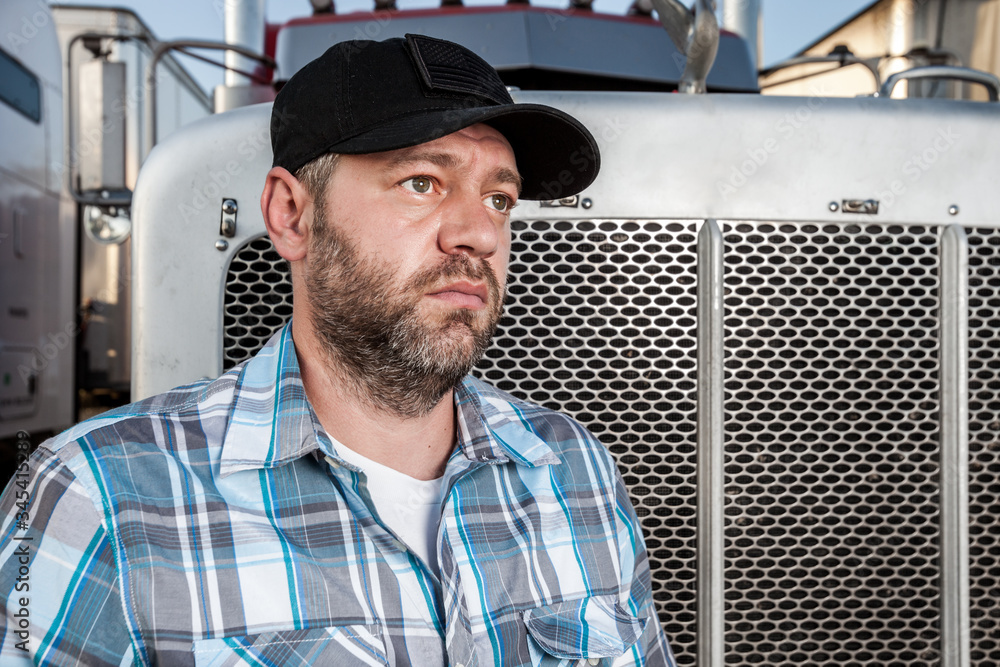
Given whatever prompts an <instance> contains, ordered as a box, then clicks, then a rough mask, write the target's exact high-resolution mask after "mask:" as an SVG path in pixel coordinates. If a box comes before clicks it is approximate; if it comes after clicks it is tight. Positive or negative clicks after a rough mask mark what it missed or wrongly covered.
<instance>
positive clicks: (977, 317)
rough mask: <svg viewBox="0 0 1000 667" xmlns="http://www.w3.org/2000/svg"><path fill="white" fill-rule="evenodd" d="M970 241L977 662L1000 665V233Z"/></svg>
mask: <svg viewBox="0 0 1000 667" xmlns="http://www.w3.org/2000/svg"><path fill="white" fill-rule="evenodd" d="M966 232H967V233H968V236H969V246H970V252H969V292H970V294H969V448H970V452H969V456H970V461H969V542H970V551H971V554H970V555H971V567H970V572H969V574H970V594H971V601H972V604H971V616H972V619H971V620H972V662H973V664H978V665H996V664H1000V456H998V452H1000V230H996V229H992V230H990V229H968V230H966Z"/></svg>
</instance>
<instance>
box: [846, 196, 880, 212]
mask: <svg viewBox="0 0 1000 667" xmlns="http://www.w3.org/2000/svg"><path fill="white" fill-rule="evenodd" d="M840 209H841V210H842V211H843V212H844V213H863V214H865V215H878V200H877V199H845V200H844V201H843V202H841V204H840Z"/></svg>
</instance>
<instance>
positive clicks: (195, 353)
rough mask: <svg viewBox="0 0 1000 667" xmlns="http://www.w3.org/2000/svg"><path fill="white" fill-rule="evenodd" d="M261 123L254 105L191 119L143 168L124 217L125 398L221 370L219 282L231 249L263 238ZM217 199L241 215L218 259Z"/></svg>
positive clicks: (264, 132) (266, 157)
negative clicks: (127, 288) (129, 228)
mask: <svg viewBox="0 0 1000 667" xmlns="http://www.w3.org/2000/svg"><path fill="white" fill-rule="evenodd" d="M269 115H270V105H269V104H268V105H255V106H250V107H244V108H241V109H236V110H233V111H228V112H226V113H224V114H219V115H217V116H211V117H208V118H205V119H203V120H201V121H197V122H195V123H192V124H191V125H189V126H187V127H186V128H184V129H183V130H181V131H179V132H177V133H175V134H174V135H173V136H172V137H169V138H168V139H167V140H166V141H164V142H163V143H162V144H159V145H158V146H157V147H156V148H155V149H154V150H153V152H152V153H150V155H149V157H148V158H147V160H146V163H145V164H144V165H143V169H142V174H141V176H140V178H139V182H138V183H137V185H136V191H135V195H134V197H133V209H132V213H133V221H134V227H133V235H132V273H133V282H132V290H133V295H134V300H133V308H132V327H133V331H135V335H134V336H133V348H132V352H133V355H134V356H133V362H132V367H133V375H132V380H133V383H132V396H133V398H141V397H144V396H148V395H150V394H153V393H157V392H160V391H165V390H166V389H169V388H171V387H173V386H176V385H179V384H183V383H187V382H191V381H193V380H197V379H199V378H201V377H215V376H216V375H218V374H219V372H220V371H221V369H222V352H221V348H220V345H219V343H218V341H220V340H221V338H222V326H221V325H222V306H223V304H222V276H224V275H225V271H226V268H227V266H228V264H229V260H230V257H231V255H232V251H233V250H234V249H235V248H237V247H238V246H239V245H240V244H241V243H243V242H244V241H246V240H247V239H248V238H252V237H255V236H259V235H260V234H261V233H262V232H263V231H264V222H263V218H262V217H261V215H260V206H259V205H258V202H259V201H260V192H261V189H262V188H263V185H264V176H265V175H266V174H267V171H268V169H270V166H271V144H270V138H269V132H268V119H269V117H270V116H269ZM194 165H197V167H195V166H194ZM178 193H185V194H184V196H178ZM223 199H234V200H236V201H237V202H238V203H239V207H240V214H239V219H238V222H237V233H236V236H235V237H234V238H232V239H226V241H227V242H228V243H229V244H230V246H229V249H228V250H227V251H225V252H220V251H219V250H217V249H216V241H218V240H220V239H221V237H220V236H219V219H220V210H221V209H220V207H221V204H222V200H223ZM164 248H172V249H173V250H174V251H173V252H169V253H167V252H164ZM192 286H198V287H197V288H196V289H192ZM180 322H197V323H198V324H197V326H179V325H178V323H180Z"/></svg>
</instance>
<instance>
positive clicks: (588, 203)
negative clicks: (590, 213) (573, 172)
mask: <svg viewBox="0 0 1000 667" xmlns="http://www.w3.org/2000/svg"><path fill="white" fill-rule="evenodd" d="M580 204H581V205H582V206H583V207H584V208H590V207H591V206H593V205H594V202H593V201H592V200H591V199H589V198H584V200H583V201H582V202H580Z"/></svg>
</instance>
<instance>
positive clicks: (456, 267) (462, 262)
mask: <svg viewBox="0 0 1000 667" xmlns="http://www.w3.org/2000/svg"><path fill="white" fill-rule="evenodd" d="M457 279H464V280H469V281H483V282H485V283H486V285H487V287H488V288H489V291H490V296H491V297H493V298H496V297H498V296H499V283H498V281H497V277H496V273H495V272H494V271H493V267H492V266H490V265H489V263H488V262H487V261H486V260H485V259H480V260H479V261H478V262H474V261H473V260H471V259H470V258H469V257H468V255H465V254H458V255H448V256H447V257H445V258H444V259H442V260H441V261H440V262H439V263H438V264H437V265H436V266H432V267H429V268H427V269H425V270H424V271H421V272H420V273H419V274H417V275H416V276H414V277H413V278H412V279H411V280H410V281H409V285H408V287H409V288H410V289H415V290H428V289H430V288H433V287H437V286H439V285H441V284H443V283H445V282H447V281H453V280H457Z"/></svg>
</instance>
